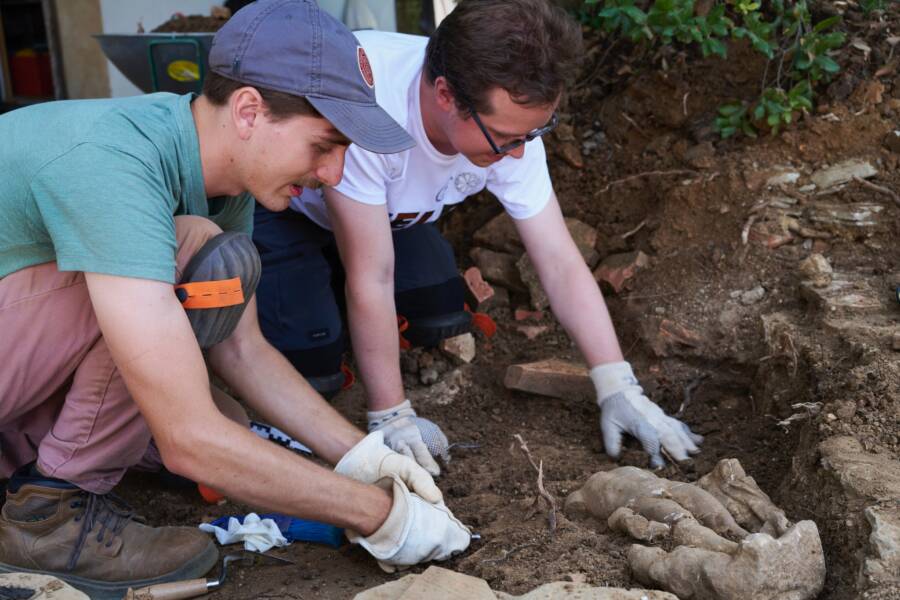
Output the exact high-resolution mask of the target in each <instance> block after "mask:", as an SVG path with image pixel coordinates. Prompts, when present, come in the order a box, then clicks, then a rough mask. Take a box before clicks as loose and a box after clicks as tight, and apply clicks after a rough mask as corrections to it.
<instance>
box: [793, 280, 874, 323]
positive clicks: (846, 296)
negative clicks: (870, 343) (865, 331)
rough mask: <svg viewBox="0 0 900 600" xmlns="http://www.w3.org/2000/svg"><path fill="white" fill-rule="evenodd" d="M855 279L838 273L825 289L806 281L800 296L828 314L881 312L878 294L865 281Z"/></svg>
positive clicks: (801, 287)
mask: <svg viewBox="0 0 900 600" xmlns="http://www.w3.org/2000/svg"><path fill="white" fill-rule="evenodd" d="M853 277H854V275H851V274H849V273H840V272H836V273H834V274H833V276H832V280H831V283H829V284H828V285H827V286H825V287H816V286H814V285H813V284H812V283H810V282H808V281H804V282H802V283H801V284H800V295H801V296H802V297H804V298H805V299H806V300H807V301H808V302H810V303H811V304H813V305H814V306H815V307H817V308H818V309H819V310H821V311H823V312H825V313H826V314H832V313H841V314H843V313H851V312H876V311H879V310H881V308H882V306H881V301H880V300H879V299H878V294H877V293H876V292H875V291H874V290H873V289H872V288H871V287H870V286H869V284H868V283H867V282H866V281H865V280H862V279H855V280H854V279H852V278H853ZM855 277H858V275H856V276H855Z"/></svg>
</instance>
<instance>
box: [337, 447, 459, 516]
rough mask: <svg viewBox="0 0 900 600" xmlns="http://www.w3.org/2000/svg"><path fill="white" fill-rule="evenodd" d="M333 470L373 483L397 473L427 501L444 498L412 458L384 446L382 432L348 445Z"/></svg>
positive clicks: (429, 476) (438, 501)
mask: <svg viewBox="0 0 900 600" xmlns="http://www.w3.org/2000/svg"><path fill="white" fill-rule="evenodd" d="M334 472H335V473H338V474H340V475H345V476H347V477H350V478H351V479H355V480H356V481H361V482H362V483H375V482H376V481H378V480H380V479H383V478H385V477H390V476H396V477H399V478H400V480H401V481H403V483H404V484H405V485H406V486H407V487H408V488H409V489H411V490H412V491H413V492H415V493H416V494H418V495H419V496H421V497H422V498H424V499H425V500H427V501H428V502H431V503H432V504H437V503H440V502H441V501H442V500H443V496H442V495H441V490H439V489H438V486H437V485H435V483H434V480H433V479H432V478H431V475H429V474H428V472H427V471H425V469H423V468H422V467H420V466H419V465H418V464H417V463H416V461H415V460H413V459H412V458H409V457H407V456H403V455H402V454H398V453H397V452H394V451H393V450H391V449H390V448H388V447H387V446H385V445H384V434H383V433H382V432H381V431H373V432H372V433H370V434H369V435H367V436H366V437H364V438H363V440H362V441H361V442H359V443H358V444H356V445H355V446H354V447H353V448H351V449H350V451H349V452H347V454H345V455H344V457H343V458H342V459H341V460H340V462H338V464H337V466H336V467H335V468H334Z"/></svg>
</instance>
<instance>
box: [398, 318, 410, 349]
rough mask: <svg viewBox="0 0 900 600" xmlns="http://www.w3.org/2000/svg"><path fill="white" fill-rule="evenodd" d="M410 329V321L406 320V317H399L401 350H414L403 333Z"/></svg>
mask: <svg viewBox="0 0 900 600" xmlns="http://www.w3.org/2000/svg"><path fill="white" fill-rule="evenodd" d="M407 329H409V321H407V320H406V317H404V316H401V315H397V333H398V334H399V336H400V349H401V350H409V349H410V348H412V343H411V342H410V341H409V340H408V339H406V338H405V337H403V332H404V331H406V330H407Z"/></svg>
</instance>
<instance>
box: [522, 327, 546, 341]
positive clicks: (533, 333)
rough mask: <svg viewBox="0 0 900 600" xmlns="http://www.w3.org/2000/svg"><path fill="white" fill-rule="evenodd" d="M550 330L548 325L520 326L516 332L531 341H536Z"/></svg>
mask: <svg viewBox="0 0 900 600" xmlns="http://www.w3.org/2000/svg"><path fill="white" fill-rule="evenodd" d="M548 329H550V328H549V327H547V326H546V325H519V326H518V327H516V331H518V332H519V333H521V334H522V335H524V336H525V337H526V338H528V339H529V340H534V339H537V338H538V337H540V336H541V335H543V334H544V333H546V332H547V330H548Z"/></svg>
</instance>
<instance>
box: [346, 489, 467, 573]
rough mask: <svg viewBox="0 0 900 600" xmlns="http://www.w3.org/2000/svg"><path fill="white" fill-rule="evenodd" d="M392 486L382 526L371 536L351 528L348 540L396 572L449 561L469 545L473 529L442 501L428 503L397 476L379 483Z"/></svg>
mask: <svg viewBox="0 0 900 600" xmlns="http://www.w3.org/2000/svg"><path fill="white" fill-rule="evenodd" d="M378 485H379V486H380V487H388V486H390V487H392V488H393V492H394V503H393V505H392V506H391V512H390V513H389V514H388V517H387V519H385V521H384V523H382V524H381V527H379V528H378V530H376V531H375V533H373V534H372V535H370V536H368V537H362V536H361V535H360V534H358V533H356V532H355V531H352V530H350V529H348V530H346V533H347V539H349V540H350V541H351V542H352V543H354V544H359V545H360V546H362V547H363V548H365V549H366V550H368V551H369V554H371V555H372V556H374V557H375V558H376V559H378V565H379V566H380V567H381V568H382V569H384V570H385V571H387V572H388V573H393V572H394V571H396V570H397V569H398V568H400V569H403V568H406V567H410V566H412V565H415V564H418V563H420V562H425V561H429V560H447V559H448V558H450V557H451V556H454V555H455V554H458V553H460V552H462V551H463V550H465V549H466V548H468V547H469V543H470V542H471V541H472V532H471V531H469V529H468V528H467V527H466V526H465V525H463V524H462V523H460V522H459V521H458V520H457V519H456V517H454V516H453V513H451V512H450V509H449V508H447V507H446V506H445V505H444V503H443V502H438V503H437V504H429V503H428V502H425V501H424V500H423V499H422V498H419V497H418V496H417V495H415V494H412V493H410V491H409V490H408V489H407V487H406V485H405V484H404V483H403V480H402V479H400V478H399V477H397V476H396V475H391V476H390V477H389V478H385V479H382V480H381V481H380V482H378Z"/></svg>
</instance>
